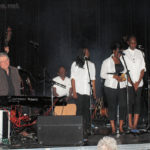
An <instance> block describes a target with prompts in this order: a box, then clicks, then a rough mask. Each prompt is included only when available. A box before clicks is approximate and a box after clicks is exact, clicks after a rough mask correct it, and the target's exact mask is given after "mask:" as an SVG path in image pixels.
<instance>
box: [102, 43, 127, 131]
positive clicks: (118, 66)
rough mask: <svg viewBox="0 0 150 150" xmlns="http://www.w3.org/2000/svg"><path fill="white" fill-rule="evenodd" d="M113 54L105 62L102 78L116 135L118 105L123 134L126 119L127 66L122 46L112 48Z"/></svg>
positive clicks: (120, 129) (115, 45) (110, 118)
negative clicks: (121, 51) (122, 54)
mask: <svg viewBox="0 0 150 150" xmlns="http://www.w3.org/2000/svg"><path fill="white" fill-rule="evenodd" d="M111 49H112V51H113V54H112V55H111V56H110V57H109V58H107V59H106V60H104V61H103V63H102V66H101V71H100V77H101V78H103V79H105V83H104V94H105V96H106V100H107V103H108V117H109V120H110V124H111V127H112V134H115V133H116V127H115V121H114V120H116V114H117V104H118V105H119V120H120V122H119V123H120V125H119V131H120V133H123V132H124V131H123V122H124V120H125V117H126V82H125V80H126V79H125V78H124V74H122V73H125V72H126V70H125V66H124V63H123V59H122V56H121V54H120V53H119V52H120V50H121V49H122V46H121V44H120V43H119V42H116V43H114V44H113V45H112V47H111Z"/></svg>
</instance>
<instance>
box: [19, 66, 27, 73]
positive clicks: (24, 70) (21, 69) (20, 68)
mask: <svg viewBox="0 0 150 150" xmlns="http://www.w3.org/2000/svg"><path fill="white" fill-rule="evenodd" d="M17 69H18V70H20V71H23V72H27V73H28V71H27V70H26V69H23V68H22V67H21V66H17Z"/></svg>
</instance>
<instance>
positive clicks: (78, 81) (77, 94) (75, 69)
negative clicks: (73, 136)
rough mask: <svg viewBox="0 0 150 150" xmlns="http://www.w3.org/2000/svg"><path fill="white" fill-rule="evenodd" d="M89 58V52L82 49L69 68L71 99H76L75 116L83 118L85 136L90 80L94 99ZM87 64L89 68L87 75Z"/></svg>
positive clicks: (94, 91)
mask: <svg viewBox="0 0 150 150" xmlns="http://www.w3.org/2000/svg"><path fill="white" fill-rule="evenodd" d="M89 57H90V53H89V50H88V49H87V48H84V49H82V50H81V54H80V55H79V56H78V57H77V58H76V60H75V61H74V62H73V63H72V66H71V83H72V90H73V98H74V99H76V104H77V115H80V116H83V123H84V134H85V135H86V132H87V129H88V126H89V123H90V111H89V109H90V92H91V89H90V78H91V83H92V88H93V96H94V98H96V90H95V75H96V73H95V65H94V63H92V62H91V61H90V60H89ZM87 63H88V67H89V73H88V67H87ZM89 74H90V78H89Z"/></svg>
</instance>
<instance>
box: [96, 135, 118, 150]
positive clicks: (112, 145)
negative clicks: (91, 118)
mask: <svg viewBox="0 0 150 150" xmlns="http://www.w3.org/2000/svg"><path fill="white" fill-rule="evenodd" d="M97 150H117V142H116V140H115V139H114V138H112V137H109V136H105V137H103V138H102V139H100V140H99V142H98V145H97Z"/></svg>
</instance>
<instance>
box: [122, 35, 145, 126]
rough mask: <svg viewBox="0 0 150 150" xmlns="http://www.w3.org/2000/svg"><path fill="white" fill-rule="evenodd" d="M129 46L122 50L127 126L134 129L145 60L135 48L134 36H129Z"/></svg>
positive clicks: (136, 121)
mask: <svg viewBox="0 0 150 150" xmlns="http://www.w3.org/2000/svg"><path fill="white" fill-rule="evenodd" d="M128 44H129V48H128V49H127V50H125V51H124V53H125V61H126V64H127V67H128V70H129V75H130V78H129V77H128V81H129V127H130V128H131V129H136V128H137V124H138V120H139V114H140V107H141V106H140V105H141V92H142V86H143V76H144V72H145V71H146V68H145V60H144V57H143V54H142V52H141V51H140V50H138V49H136V46H137V41H136V37H135V36H130V37H129V40H128ZM132 105H134V120H133V123H132V112H133V109H132V108H133V107H132Z"/></svg>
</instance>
